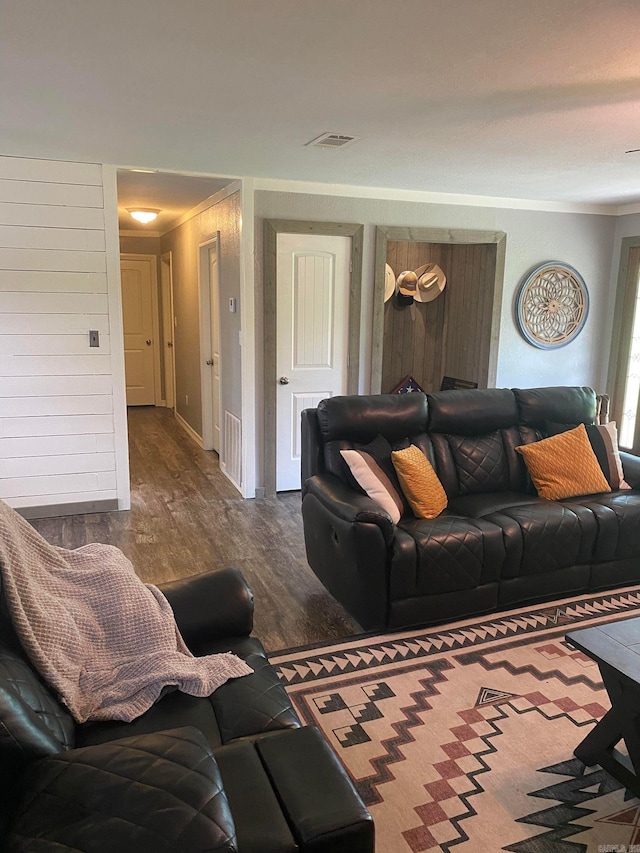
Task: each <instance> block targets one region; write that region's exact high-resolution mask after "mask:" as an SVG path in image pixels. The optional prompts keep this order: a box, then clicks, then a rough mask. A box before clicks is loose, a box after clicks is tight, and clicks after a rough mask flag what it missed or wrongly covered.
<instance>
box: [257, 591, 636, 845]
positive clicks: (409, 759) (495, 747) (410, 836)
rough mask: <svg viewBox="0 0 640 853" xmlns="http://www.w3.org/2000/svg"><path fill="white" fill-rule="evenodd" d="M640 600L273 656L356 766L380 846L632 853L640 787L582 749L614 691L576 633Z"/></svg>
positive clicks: (579, 603)
mask: <svg viewBox="0 0 640 853" xmlns="http://www.w3.org/2000/svg"><path fill="white" fill-rule="evenodd" d="M639 606H640V588H637V587H634V588H632V589H627V590H622V591H620V592H616V593H607V594H604V595H595V596H594V595H591V596H581V597H579V598H576V599H570V600H566V601H562V602H555V603H553V604H550V605H546V606H540V605H538V606H536V607H532V608H521V609H519V610H518V611H512V612H508V613H503V614H497V615H496V614H494V615H491V616H488V617H483V618H479V619H470V620H466V621H465V622H461V623H457V624H455V625H448V626H440V627H438V628H433V629H428V630H427V629H423V630H420V631H414V632H403V633H402V634H396V635H384V636H377V637H364V638H359V639H356V640H350V641H346V642H342V643H338V644H335V645H332V646H328V647H322V648H318V647H315V648H309V649H298V650H288V651H283V652H280V653H278V654H275V655H271V661H272V663H273V664H274V665H275V666H276V668H277V669H278V671H279V673H280V676H281V678H282V680H283V681H284V683H285V684H286V685H287V689H288V691H289V694H290V695H291V697H292V700H293V702H294V705H295V707H296V709H297V710H298V712H299V713H300V715H301V717H302V718H303V719H304V720H305V721H306V722H307V723H310V724H315V725H317V726H318V727H319V728H320V730H321V731H322V732H323V733H324V735H325V737H326V738H327V740H328V741H329V743H330V744H331V745H332V746H333V748H334V749H335V751H336V752H337V754H338V755H339V757H340V759H341V760H342V761H343V763H344V764H345V766H346V767H347V769H348V771H349V773H350V774H351V776H352V778H353V779H354V782H355V783H356V785H357V787H358V790H359V791H360V794H361V795H362V797H363V799H364V800H365V802H366V803H367V805H368V807H369V809H370V811H371V813H372V815H373V817H374V821H375V823H376V835H377V846H376V849H377V851H378V853H403V851H407V853H418V851H437V850H441V851H453V850H455V851H456V853H458V851H463V853H478V851H482V853H497V851H503V850H504V851H513V853H567V851H568V853H589V851H593V853H597V851H598V850H603V849H607V847H608V848H609V849H619V850H624V851H625V853H629V851H630V850H631V849H633V846H634V845H639V846H638V849H639V850H640V828H639V827H640V801H638V800H636V799H635V798H633V797H632V795H631V794H629V793H628V792H626V791H625V790H624V788H623V787H622V786H621V785H620V784H619V783H618V782H617V781H615V780H614V779H612V778H611V777H610V776H609V775H608V774H607V773H606V772H605V771H604V770H602V769H601V768H599V767H597V766H596V767H592V768H585V766H584V765H583V764H582V763H581V762H580V761H578V759H576V758H574V757H573V749H574V748H575V747H576V746H577V745H578V744H579V743H580V741H581V740H582V739H583V737H584V734H585V732H586V731H587V730H588V728H589V727H591V726H593V725H594V724H595V722H596V721H597V720H599V719H601V717H602V716H603V715H604V714H605V712H606V710H607V709H608V708H609V700H608V697H607V694H606V691H605V690H604V689H603V686H602V683H601V681H600V674H599V671H598V668H597V666H596V665H595V663H594V662H593V661H592V660H591V659H590V658H587V657H586V656H585V655H583V654H582V653H581V652H578V651H576V650H575V649H573V648H571V647H570V646H569V645H568V644H567V643H566V642H565V640H564V636H565V634H566V632H567V631H568V630H570V629H571V628H573V627H576V626H577V625H580V626H581V627H582V626H586V625H591V624H594V625H595V624H601V623H602V622H607V621H612V620H615V619H621V618H625V617H629V616H635V615H637V612H638V607H639ZM549 774H553V775H554V777H555V779H554V781H553V782H551V783H550V782H549Z"/></svg>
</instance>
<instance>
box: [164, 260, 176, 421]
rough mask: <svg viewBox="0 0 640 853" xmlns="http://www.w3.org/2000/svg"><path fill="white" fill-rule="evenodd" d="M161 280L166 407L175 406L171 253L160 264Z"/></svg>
mask: <svg viewBox="0 0 640 853" xmlns="http://www.w3.org/2000/svg"><path fill="white" fill-rule="evenodd" d="M160 270H161V280H162V349H163V365H164V398H165V401H166V403H167V408H169V409H173V407H174V406H175V399H176V393H175V365H174V357H175V356H174V341H173V284H172V281H171V254H168V255H166V256H163V258H162V262H161V264H160Z"/></svg>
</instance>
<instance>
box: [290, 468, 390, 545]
mask: <svg viewBox="0 0 640 853" xmlns="http://www.w3.org/2000/svg"><path fill="white" fill-rule="evenodd" d="M308 494H310V495H314V496H315V497H316V498H317V499H318V500H319V501H320V503H322V504H323V505H324V506H325V507H326V508H327V509H328V510H329V511H330V512H332V513H333V514H334V515H336V516H337V517H338V518H340V519H342V520H343V521H350V522H357V521H361V522H364V523H366V524H376V525H378V527H379V528H380V531H381V533H382V535H383V537H384V541H385V544H386V545H387V546H388V545H390V544H391V543H392V542H393V539H394V537H395V530H396V526H395V524H394V523H393V521H392V520H391V516H390V515H389V513H388V512H387V511H386V510H384V509H383V508H382V507H381V506H380V504H378V503H376V502H375V501H373V500H371V498H370V497H368V496H367V495H364V494H359V493H358V492H356V491H354V490H353V489H352V488H351V487H350V486H348V485H347V484H346V483H343V482H342V480H339V479H338V477H336V476H334V475H333V474H316V475H315V476H314V477H310V478H309V479H308V480H306V481H305V483H304V486H303V492H302V496H303V498H304V497H305V496H306V495H308Z"/></svg>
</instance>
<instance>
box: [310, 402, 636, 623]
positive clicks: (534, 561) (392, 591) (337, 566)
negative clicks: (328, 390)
mask: <svg viewBox="0 0 640 853" xmlns="http://www.w3.org/2000/svg"><path fill="white" fill-rule="evenodd" d="M426 396H427V406H426V420H427V422H426V427H425V428H424V430H423V431H422V433H419V434H413V435H411V429H419V423H420V420H421V418H416V417H415V415H416V403H417V402H418V401H417V399H413V400H407V399H403V397H405V398H406V397H409V398H412V397H414V398H418V395H417V394H412V395H392V394H391V395H389V394H381V395H378V396H376V397H374V398H371V397H369V398H362V397H359V396H353V397H341V398H340V401H339V404H338V405H336V404H334V403H333V401H331V400H329V401H324V402H322V403H320V404H319V405H318V409H317V410H315V409H308V410H306V412H305V413H304V416H303V442H302V449H303V453H302V456H303V458H302V468H303V471H304V472H305V475H306V477H307V479H306V480H305V482H304V483H303V488H302V493H303V500H302V516H303V522H304V533H305V544H306V548H307V557H308V560H309V565H310V566H311V568H312V569H313V571H314V572H315V573H316V575H317V576H318V577H319V578H320V580H321V581H322V583H324V585H325V586H326V587H327V588H328V589H329V590H330V591H331V592H332V593H333V594H334V595H335V597H336V598H338V600H339V601H341V602H342V603H343V604H344V606H345V607H346V608H347V610H349V612H350V613H352V614H353V615H354V616H355V617H356V619H358V621H359V622H360V623H361V624H362V625H363V627H364V628H365V629H366V630H371V631H373V630H380V629H385V628H393V629H400V628H409V627H411V626H413V625H425V624H433V623H434V622H440V621H443V620H445V619H455V618H464V617H466V616H471V615H475V614H478V613H483V612H487V611H488V610H491V609H493V608H494V607H495V606H497V605H498V604H499V605H501V606H517V605H518V604H524V603H527V602H531V601H542V600H547V599H550V598H553V597H557V596H559V595H567V594H570V593H574V592H581V591H587V590H589V589H603V588H606V584H607V580H608V579H609V583H610V585H611V586H614V585H618V586H619V585H621V584H623V583H633V582H637V581H638V580H640V458H639V457H634V456H631V455H629V454H624V453H622V454H621V458H622V460H623V465H624V468H625V476H626V477H627V479H628V482H630V483H631V484H632V485H633V487H634V488H633V490H632V491H626V492H619V493H611V494H604V495H588V496H586V497H580V498H571V499H570V500H566V501H561V502H560V501H548V500H542V499H540V498H539V497H538V495H537V492H536V490H535V489H534V487H533V483H532V481H531V478H530V477H529V475H528V472H527V469H526V466H525V464H524V461H523V459H522V457H521V455H520V454H519V453H518V452H516V450H515V448H516V447H519V446H520V445H523V444H529V443H531V442H534V441H538V440H539V439H540V438H541V437H542V432H541V431H542V430H543V429H544V427H545V424H546V422H547V421H554V422H556V423H579V422H584V423H587V422H592V421H593V418H594V415H595V400H596V395H595V392H594V391H593V389H590V388H580V387H567V388H564V387H555V388H529V389H513V390H509V389H506V388H502V389H499V388H490V389H474V390H471V389H470V390H456V391H442V392H437V393H428V394H427V395H426ZM334 405H335V411H334ZM328 412H331V413H332V414H333V415H335V416H332V417H331V418H330V419H328V418H327V413H328ZM378 434H381V435H383V436H384V437H386V438H387V439H388V440H389V441H390V443H391V444H393V443H394V439H397V438H398V437H399V436H400V435H404V436H406V437H409V438H410V440H411V442H412V443H414V444H417V446H418V447H420V448H421V449H422V450H423V452H425V454H426V455H427V457H428V458H429V459H430V460H431V461H432V463H433V464H434V468H435V470H436V473H437V475H438V477H439V479H440V481H441V483H442V485H443V486H444V489H445V491H446V493H447V497H448V508H447V510H445V512H444V513H443V514H442V515H440V516H439V517H438V518H436V519H433V520H418V519H416V518H413V517H412V516H411V515H410V514H409V513H407V514H405V515H404V516H403V517H402V518H401V520H400V522H399V524H398V525H396V526H394V525H389V524H386V525H385V526H384V528H383V525H382V521H381V517H382V511H380V513H379V518H376V517H375V516H374V514H373V513H371V512H370V513H368V514H367V515H366V517H365V515H364V514H358V512H357V501H358V500H359V499H361V496H359V495H356V493H355V491H354V490H353V489H350V490H349V488H348V487H347V486H344V487H342V486H343V484H340V485H341V487H342V488H341V489H340V490H338V489H337V488H336V486H335V477H332V476H331V475H330V473H329V470H330V468H329V456H330V454H328V447H327V446H328V444H331V443H333V444H335V445H336V446H337V445H339V444H340V443H341V442H345V441H352V440H364V439H365V438H372V437H374V436H375V435H378ZM356 435H357V439H356V438H354V437H355V436H356ZM376 533H377V535H375V534H376ZM382 534H384V535H382ZM365 542H366V547H365Z"/></svg>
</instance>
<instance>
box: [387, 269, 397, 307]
mask: <svg viewBox="0 0 640 853" xmlns="http://www.w3.org/2000/svg"><path fill="white" fill-rule="evenodd" d="M395 292H396V274H395V273H394V271H393V270H392V269H391V267H390V266H389V264H385V268H384V301H385V302H388V301H389V300H390V299H391V297H392V296H393V294H394V293H395Z"/></svg>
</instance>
